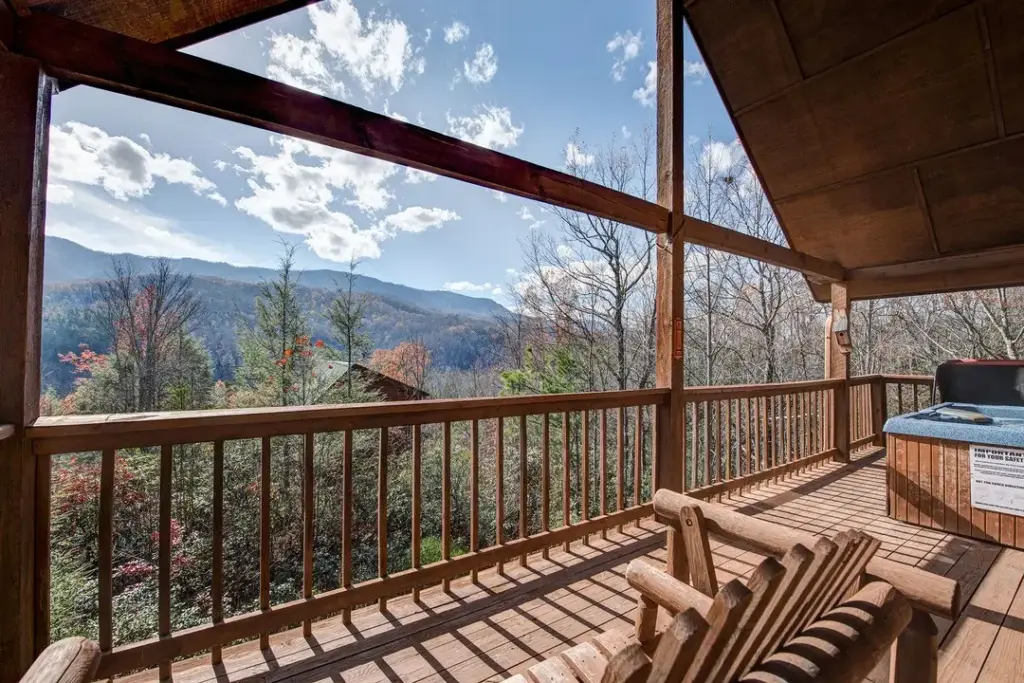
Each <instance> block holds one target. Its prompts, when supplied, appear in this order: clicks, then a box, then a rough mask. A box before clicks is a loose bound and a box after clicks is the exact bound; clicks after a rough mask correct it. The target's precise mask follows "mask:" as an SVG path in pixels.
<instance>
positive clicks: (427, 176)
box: [405, 168, 438, 185]
mask: <svg viewBox="0 0 1024 683" xmlns="http://www.w3.org/2000/svg"><path fill="white" fill-rule="evenodd" d="M437 179H438V176H437V175H436V174H434V173H431V172H430V171H421V170H419V169H418V168H406V169H405V184H406V185H419V184H420V183H432V182H434V181H435V180H437Z"/></svg>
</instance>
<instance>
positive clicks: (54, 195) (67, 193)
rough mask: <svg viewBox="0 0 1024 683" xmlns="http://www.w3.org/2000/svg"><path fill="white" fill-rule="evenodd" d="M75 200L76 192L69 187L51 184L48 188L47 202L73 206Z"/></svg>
mask: <svg viewBox="0 0 1024 683" xmlns="http://www.w3.org/2000/svg"><path fill="white" fill-rule="evenodd" d="M74 199H75V191H74V190H72V189H71V188H70V187H68V186H67V185H60V184H56V183H50V184H48V185H47V186H46V201H47V202H50V203H51V204H71V203H72V202H73V201H74Z"/></svg>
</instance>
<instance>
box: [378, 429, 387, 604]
mask: <svg viewBox="0 0 1024 683" xmlns="http://www.w3.org/2000/svg"><path fill="white" fill-rule="evenodd" d="M378 443H379V446H380V449H379V452H378V454H377V576H379V577H380V578H382V579H383V578H385V577H386V576H387V575H388V428H387V427H381V428H380V440H379V442H378ZM377 609H379V610H380V611H381V612H385V611H387V609H388V599H387V598H380V599H379V600H377Z"/></svg>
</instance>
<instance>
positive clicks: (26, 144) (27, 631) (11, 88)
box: [0, 50, 52, 683]
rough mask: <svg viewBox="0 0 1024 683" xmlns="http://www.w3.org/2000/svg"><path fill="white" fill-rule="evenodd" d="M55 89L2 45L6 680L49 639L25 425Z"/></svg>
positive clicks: (1, 512)
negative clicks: (10, 429) (7, 428)
mask: <svg viewBox="0 0 1024 683" xmlns="http://www.w3.org/2000/svg"><path fill="white" fill-rule="evenodd" d="M51 92H52V87H51V83H50V79H49V78H48V77H46V76H45V75H44V74H43V72H42V71H41V70H40V67H39V64H38V63H37V62H35V61H32V60H30V59H24V58H22V57H18V56H16V55H13V54H10V53H7V52H3V51H2V50H0V160H2V162H0V245H2V247H0V292H3V296H0V423H8V424H12V425H14V426H15V428H16V430H15V433H14V435H13V436H11V437H10V438H7V439H4V440H3V441H0V586H2V588H0V595H2V601H0V602H2V604H3V606H4V616H3V619H2V620H0V653H3V654H2V655H0V683H13V682H14V681H17V680H19V679H20V678H21V675H22V674H23V673H25V671H26V670H27V669H28V667H29V665H30V664H31V663H32V660H33V658H34V656H35V654H36V653H38V652H41V651H42V650H43V649H44V648H45V647H46V645H47V641H48V640H49V617H48V615H49V602H50V600H49V518H48V513H49V509H48V508H47V509H37V506H36V497H37V490H36V489H37V478H39V481H38V484H39V488H40V490H39V493H38V496H39V499H40V501H45V500H46V499H47V498H48V496H47V492H48V491H49V459H48V458H46V459H41V460H40V462H39V463H38V465H39V467H38V468H37V463H36V461H35V459H34V458H33V455H32V448H31V444H30V443H29V441H28V440H27V439H26V438H25V435H24V430H23V429H22V428H23V427H25V426H27V425H30V424H32V422H33V421H34V420H35V419H36V418H37V417H38V416H39V338H40V334H41V332H40V325H41V318H42V289H43V224H44V220H45V209H46V166H47V144H48V135H49V128H50V95H51ZM37 472H38V475H37ZM44 478H45V481H44V480H43V479H44ZM37 543H38V548H37V547H36V546H37ZM37 550H38V552H37Z"/></svg>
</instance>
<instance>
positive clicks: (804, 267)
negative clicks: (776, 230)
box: [683, 216, 846, 282]
mask: <svg viewBox="0 0 1024 683" xmlns="http://www.w3.org/2000/svg"><path fill="white" fill-rule="evenodd" d="M683 240H684V241H686V242H689V243H691V244H699V245H701V246H703V247H710V248H712V249H717V250H719V251H724V252H728V253H730V254H735V255H737V256H744V257H746V258H752V259H755V260H757V261H762V262H764V263H770V264H771V265H773V266H779V267H780V268H788V269H790V270H795V271H798V272H801V273H804V274H805V275H807V276H808V277H809V278H812V279H819V280H822V281H826V282H838V281H841V280H843V279H844V278H845V274H846V273H845V271H844V270H843V267H842V266H841V265H839V264H838V263H833V262H831V261H825V260H823V259H820V258H817V257H815V256H811V255H810V254H804V253H802V252H799V251H793V250H792V249H787V248H786V247H783V246H780V245H778V244H775V243H774V242H769V241H767V240H763V239H759V238H757V237H752V236H750V235H748V234H746V233H742V232H739V231H737V230H730V229H729V228H723V227H722V226H720V225H715V224H714V223H708V222H707V221H703V220H701V219H699V218H694V217H692V216H686V217H685V221H684V222H683Z"/></svg>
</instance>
